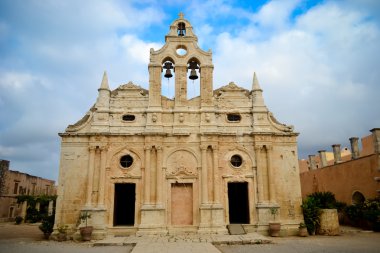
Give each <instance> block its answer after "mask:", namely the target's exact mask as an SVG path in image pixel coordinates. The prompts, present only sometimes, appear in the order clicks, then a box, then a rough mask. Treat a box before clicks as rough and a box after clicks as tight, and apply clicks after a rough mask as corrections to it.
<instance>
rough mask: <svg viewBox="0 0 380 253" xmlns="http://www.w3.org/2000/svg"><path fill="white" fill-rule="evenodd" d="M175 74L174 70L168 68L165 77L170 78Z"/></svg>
mask: <svg viewBox="0 0 380 253" xmlns="http://www.w3.org/2000/svg"><path fill="white" fill-rule="evenodd" d="M172 76H173V75H172V72H171V71H170V69H166V72H165V75H164V77H165V78H170V77H172Z"/></svg>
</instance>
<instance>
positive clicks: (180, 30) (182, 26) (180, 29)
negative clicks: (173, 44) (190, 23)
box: [177, 22, 186, 37]
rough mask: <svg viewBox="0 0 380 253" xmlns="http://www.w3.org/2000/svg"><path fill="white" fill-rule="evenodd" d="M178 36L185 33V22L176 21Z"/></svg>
mask: <svg viewBox="0 0 380 253" xmlns="http://www.w3.org/2000/svg"><path fill="white" fill-rule="evenodd" d="M177 33H178V36H180V37H183V36H185V35H186V26H185V23H182V22H180V23H178V29H177Z"/></svg>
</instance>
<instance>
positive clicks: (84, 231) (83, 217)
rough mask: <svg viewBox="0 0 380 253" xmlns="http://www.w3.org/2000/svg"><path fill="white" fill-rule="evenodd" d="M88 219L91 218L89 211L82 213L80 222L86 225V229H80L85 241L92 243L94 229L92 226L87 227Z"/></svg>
mask: <svg viewBox="0 0 380 253" xmlns="http://www.w3.org/2000/svg"><path fill="white" fill-rule="evenodd" d="M88 218H91V214H89V213H88V212H87V211H84V212H82V213H81V214H80V216H79V219H80V221H81V222H83V221H84V223H85V226H84V227H81V228H79V230H80V235H81V236H82V240H83V241H90V240H91V235H92V231H93V229H94V228H93V227H92V226H87V219H88Z"/></svg>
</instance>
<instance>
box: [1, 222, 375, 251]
mask: <svg viewBox="0 0 380 253" xmlns="http://www.w3.org/2000/svg"><path fill="white" fill-rule="evenodd" d="M349 229H350V230H347V228H343V232H344V233H343V234H342V235H341V236H310V237H307V238H301V237H284V238H268V237H265V236H261V235H258V234H248V235H234V236H231V235H219V236H218V235H202V236H199V235H178V236H129V237H109V238H106V239H105V240H101V241H92V242H86V243H84V242H73V241H66V242H55V241H46V240H43V239H42V232H41V231H39V229H38V224H34V225H29V224H23V225H14V224H11V223H0V253H8V252H9V253H24V252H28V253H50V252H55V253H64V252H70V253H89V252H91V253H104V252H112V253H130V252H132V253H141V252H144V253H150V252H151V253H155V252H160V253H161V252H163V253H172V252H176V253H177V252H179V253H190V252H192V253H196V252H202V253H204V252H207V253H219V252H223V253H232V252H233V253H248V252H255V253H256V252H257V253H267V252H281V253H298V252H306V253H314V252H318V253H319V252H324V253H340V252H342V253H343V252H345V253H354V252H355V253H356V252H360V253H372V252H373V253H375V252H376V253H378V252H380V233H373V232H359V230H357V229H351V228H349ZM269 240H272V243H269V244H268V243H267V242H268V241H269ZM254 243H267V244H254ZM213 244H215V245H213ZM105 245H107V246H105Z"/></svg>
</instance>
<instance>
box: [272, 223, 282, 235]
mask: <svg viewBox="0 0 380 253" xmlns="http://www.w3.org/2000/svg"><path fill="white" fill-rule="evenodd" d="M280 230H281V223H279V222H270V223H269V235H270V236H273V237H278V236H280Z"/></svg>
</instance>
